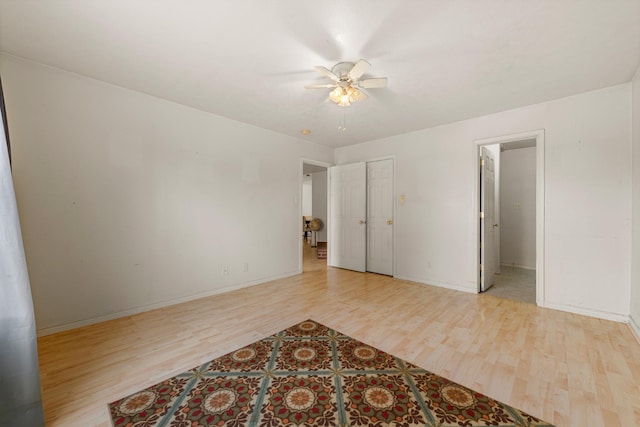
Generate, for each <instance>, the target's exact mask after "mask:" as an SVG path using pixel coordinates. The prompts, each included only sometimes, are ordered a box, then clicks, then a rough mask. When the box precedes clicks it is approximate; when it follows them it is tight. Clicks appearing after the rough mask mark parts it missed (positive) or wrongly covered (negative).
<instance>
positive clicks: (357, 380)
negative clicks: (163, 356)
mask: <svg viewBox="0 0 640 427" xmlns="http://www.w3.org/2000/svg"><path fill="white" fill-rule="evenodd" d="M109 411H110V413H111V419H112V422H113V425H114V426H116V427H142V426H144V427H152V426H158V427H164V426H167V427H196V426H197V427H200V426H234V427H244V426H265V427H278V426H398V427H400V426H406V427H409V426H433V427H436V426H437V427H446V426H518V427H534V426H537V427H543V426H551V424H548V423H545V422H543V421H540V420H538V419H537V418H535V417H533V416H531V415H528V414H526V413H524V412H522V411H519V410H518V409H515V408H512V407H510V406H507V405H505V404H503V403H500V402H498V401H496V400H493V399H491V398H489V397H486V396H484V395H482V394H480V393H477V392H475V391H473V390H470V389H468V388H466V387H463V386H461V385H458V384H456V383H454V382H451V381H449V380H447V379H445V378H442V377H440V376H438V375H435V374H433V373H431V372H428V371H426V370H424V369H421V368H419V367H417V366H415V365H412V364H411V363H408V362H405V361H403V360H401V359H398V358H397V357H394V356H391V355H390V354H387V353H385V352H383V351H380V350H378V349H376V348H374V347H371V346H368V345H366V344H364V343H362V342H360V341H358V340H355V339H353V338H350V337H348V336H346V335H344V334H341V333H340V332H338V331H335V330H333V329H330V328H328V327H326V326H323V325H321V324H319V323H317V322H315V321H313V320H307V321H304V322H302V323H299V324H297V325H295V326H292V327H290V328H288V329H286V330H284V331H282V332H279V333H277V334H275V335H272V336H270V337H267V338H265V339H263V340H261V341H258V342H255V343H253V344H251V345H248V346H246V347H243V348H241V349H239V350H236V351H234V352H232V353H229V354H227V355H225V356H222V357H219V358H218V359H215V360H212V361H211V362H208V363H205V364H204V365H202V366H199V367H197V368H194V369H192V370H190V371H187V372H185V373H182V374H180V375H177V376H175V377H173V378H169V379H168V380H166V381H163V382H161V383H159V384H156V385H154V386H151V387H149V388H147V389H145V390H142V391H140V392H138V393H134V394H132V395H131V396H128V397H125V398H123V399H120V400H118V401H116V402H113V403H111V404H110V405H109ZM551 427H553V426H551Z"/></svg>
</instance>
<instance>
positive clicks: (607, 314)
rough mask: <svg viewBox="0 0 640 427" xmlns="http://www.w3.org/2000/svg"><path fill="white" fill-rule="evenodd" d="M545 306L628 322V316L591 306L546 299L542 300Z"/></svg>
mask: <svg viewBox="0 0 640 427" xmlns="http://www.w3.org/2000/svg"><path fill="white" fill-rule="evenodd" d="M544 307H545V308H551V309H554V310H560V311H566V312H568V313H574V314H581V315H583V316H589V317H596V318H598V319H604V320H612V321H614V322H621V323H628V322H629V316H628V315H626V314H620V313H611V312H608V311H601V310H595V309H592V308H585V307H576V306H574V305H569V304H554V303H550V302H548V301H545V302H544Z"/></svg>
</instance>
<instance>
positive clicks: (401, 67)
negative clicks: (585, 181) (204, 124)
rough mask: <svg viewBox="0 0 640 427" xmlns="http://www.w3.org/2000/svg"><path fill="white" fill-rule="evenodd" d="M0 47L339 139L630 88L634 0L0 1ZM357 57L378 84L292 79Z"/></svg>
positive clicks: (637, 23) (322, 140) (636, 51)
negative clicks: (332, 93) (347, 103)
mask: <svg viewBox="0 0 640 427" xmlns="http://www.w3.org/2000/svg"><path fill="white" fill-rule="evenodd" d="M0 50H1V51H3V52H5V53H9V54H12V55H16V56H20V57H23V58H27V59H31V60H34V61H37V62H41V63H44V64H48V65H51V66H54V67H58V68H61V69H64V70H68V71H71V72H74V73H78V74H81V75H84V76H88V77H92V78H95V79H99V80H103V81H105V82H109V83H112V84H115V85H119V86H122V87H126V88H130V89H133V90H137V91H140V92H144V93H147V94H150V95H153V96H157V97H160V98H164V99H168V100H171V101H175V102H177V103H180V104H184V105H189V106H192V107H194V108H197V109H200V110H204V111H209V112H211V113H213V114H217V115H220V116H224V117H228V118H231V119H234V120H239V121H241V122H245V123H250V124H253V125H255V126H259V127H262V128H266V129H271V130H273V131H276V132H280V133H283V134H286V135H291V136H294V137H297V138H299V139H304V140H310V141H313V142H316V143H319V144H324V145H328V146H331V147H339V146H345V145H349V144H355V143H360V142H364V141H369V140H374V139H379V138H383V137H388V136H392V135H397V134H402V133H406V132H411V131H414V130H418V129H423V128H428V127H432V126H436V125H440V124H444V123H450V122H454V121H458V120H463V119H467V118H470V117H476V116H480V115H484V114H488V113H492V112H497V111H503V110H507V109H511V108H515V107H519V106H524V105H528V104H533V103H537V102H541V101H546V100H551V99H556V98H560V97H564V96H567V95H572V94H576V93H580V92H584V91H589V90H593V89H598V88H602V87H606V86H611V85H615V84H619V83H623V82H628V81H630V80H631V78H632V77H633V74H634V72H635V70H636V69H637V68H638V66H639V65H640V0H597V1H596V0H508V1H507V0H502V1H498V0H467V1H462V0H450V1H444V0H419V1H388V0H384V1H380V0H337V1H336V0H326V1H323V2H311V1H304V0H289V1H285V0H233V1H223V0H180V1H178V0H172V1H169V0H48V1H44V0H42V1H35V0H0ZM360 58H364V59H367V60H368V61H369V62H370V63H371V64H372V68H371V70H370V72H369V73H367V74H365V77H367V76H369V77H375V76H386V77H388V78H389V86H388V88H385V89H371V90H369V91H368V94H369V95H370V96H369V98H368V99H367V100H365V101H363V102H361V103H357V104H354V105H352V106H351V107H348V108H346V109H344V108H341V107H338V106H337V105H335V104H333V103H331V102H330V101H327V95H328V90H320V89H316V90H308V89H304V87H303V86H304V85H305V84H309V83H322V82H325V81H326V80H325V79H323V78H322V77H321V76H320V75H319V74H318V73H317V72H316V71H315V70H314V68H313V67H314V66H316V65H323V66H326V67H327V68H331V66H332V65H334V64H335V63H337V62H340V61H356V60H358V59H360ZM343 113H346V123H347V128H348V129H347V131H346V132H340V131H338V129H337V128H338V125H339V123H340V121H341V120H342V115H343ZM302 129H310V130H311V134H310V135H308V136H303V135H301V134H300V131H301V130H302Z"/></svg>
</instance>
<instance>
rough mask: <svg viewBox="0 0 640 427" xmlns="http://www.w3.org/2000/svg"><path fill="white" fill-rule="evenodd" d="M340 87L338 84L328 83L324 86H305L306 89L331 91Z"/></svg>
mask: <svg viewBox="0 0 640 427" xmlns="http://www.w3.org/2000/svg"><path fill="white" fill-rule="evenodd" d="M336 86H338V85H337V84H332V83H327V84H323V85H305V89H329V88H332V87H336Z"/></svg>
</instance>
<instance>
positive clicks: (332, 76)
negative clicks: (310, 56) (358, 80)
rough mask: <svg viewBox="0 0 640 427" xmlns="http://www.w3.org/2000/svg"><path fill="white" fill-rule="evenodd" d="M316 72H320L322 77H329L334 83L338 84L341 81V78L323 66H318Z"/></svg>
mask: <svg viewBox="0 0 640 427" xmlns="http://www.w3.org/2000/svg"><path fill="white" fill-rule="evenodd" d="M316 70H318V72H319V73H320V74H322V75H325V76H327V77H329V78H330V79H331V80H333V81H334V82H337V81H338V80H340V77H338V76H336V75H335V74H333V73H332V72H331V71H329V69H328V68H327V67H322V66H317V67H316Z"/></svg>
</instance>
